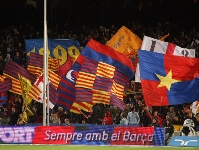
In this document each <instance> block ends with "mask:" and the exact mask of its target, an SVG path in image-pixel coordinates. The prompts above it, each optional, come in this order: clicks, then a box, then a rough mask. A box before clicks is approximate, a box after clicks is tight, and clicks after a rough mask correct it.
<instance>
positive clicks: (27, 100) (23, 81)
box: [18, 74, 32, 106]
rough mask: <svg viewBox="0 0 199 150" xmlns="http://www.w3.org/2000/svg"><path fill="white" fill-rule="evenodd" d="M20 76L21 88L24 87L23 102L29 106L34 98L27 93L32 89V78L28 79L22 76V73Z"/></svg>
mask: <svg viewBox="0 0 199 150" xmlns="http://www.w3.org/2000/svg"><path fill="white" fill-rule="evenodd" d="M18 76H19V81H20V84H21V89H22V98H23V102H24V104H25V106H28V104H30V103H31V101H32V99H31V98H30V97H27V94H28V92H29V91H30V88H31V87H32V84H31V82H30V80H28V79H26V78H25V77H23V76H21V75H20V74H18Z"/></svg>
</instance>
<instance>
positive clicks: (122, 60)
mask: <svg viewBox="0 0 199 150" xmlns="http://www.w3.org/2000/svg"><path fill="white" fill-rule="evenodd" d="M77 62H78V63H79V64H80V68H79V73H78V77H77V80H76V83H75V88H76V90H75V91H76V94H75V95H76V101H79V102H93V103H103V104H114V105H116V106H118V107H119V108H120V109H124V102H123V92H124V90H125V89H126V87H127V83H128V80H129V78H132V77H133V76H134V69H135V67H134V66H133V64H132V62H131V60H130V59H129V58H128V57H127V56H126V55H124V54H122V53H119V52H117V51H115V50H114V49H112V48H111V47H109V46H107V45H102V44H100V43H99V42H97V41H95V40H93V39H91V40H90V41H89V42H88V43H87V45H86V47H85V48H84V49H83V51H82V53H81V55H80V57H78V59H77Z"/></svg>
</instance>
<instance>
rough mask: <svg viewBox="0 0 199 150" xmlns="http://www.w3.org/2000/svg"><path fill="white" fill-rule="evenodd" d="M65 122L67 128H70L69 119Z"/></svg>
mask: <svg viewBox="0 0 199 150" xmlns="http://www.w3.org/2000/svg"><path fill="white" fill-rule="evenodd" d="M64 121H65V125H66V126H70V121H69V119H68V118H66V119H65V120H64Z"/></svg>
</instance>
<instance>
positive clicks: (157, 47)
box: [135, 36, 195, 82]
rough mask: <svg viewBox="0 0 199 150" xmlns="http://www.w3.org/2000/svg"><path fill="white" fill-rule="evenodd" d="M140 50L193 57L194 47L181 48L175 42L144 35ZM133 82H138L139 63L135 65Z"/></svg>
mask: <svg viewBox="0 0 199 150" xmlns="http://www.w3.org/2000/svg"><path fill="white" fill-rule="evenodd" d="M141 50H147V51H151V52H157V53H162V54H170V55H177V56H184V57H191V58H194V57H195V50H194V49H187V48H181V47H179V46H177V45H175V44H172V43H168V42H164V41H160V40H158V39H154V38H151V37H147V36H144V38H143V41H142V46H141ZM135 82H140V71H139V63H138V64H137V66H136V73H135Z"/></svg>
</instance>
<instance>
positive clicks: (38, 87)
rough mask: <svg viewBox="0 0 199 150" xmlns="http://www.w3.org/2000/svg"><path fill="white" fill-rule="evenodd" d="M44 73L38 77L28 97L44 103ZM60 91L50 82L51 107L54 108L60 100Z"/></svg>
mask: <svg viewBox="0 0 199 150" xmlns="http://www.w3.org/2000/svg"><path fill="white" fill-rule="evenodd" d="M43 78H44V77H43V73H42V74H41V75H40V76H39V77H38V78H37V80H36V82H35V83H34V85H33V86H32V87H31V89H30V90H29V93H28V95H27V96H28V97H30V98H32V99H34V100H36V101H37V102H40V103H43V85H44V83H43ZM58 96H59V94H58V92H57V90H56V89H55V87H54V86H53V84H52V83H51V82H49V107H50V108H51V109H52V108H53V107H54V105H55V104H57V101H58Z"/></svg>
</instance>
